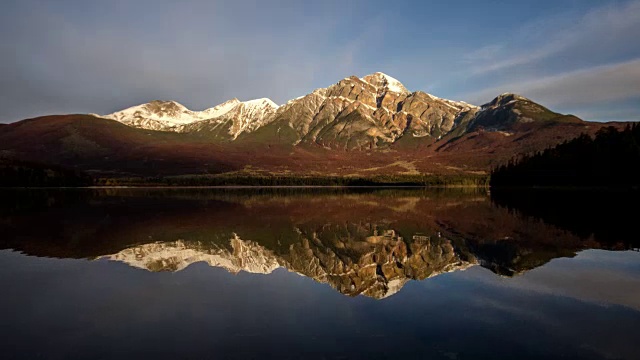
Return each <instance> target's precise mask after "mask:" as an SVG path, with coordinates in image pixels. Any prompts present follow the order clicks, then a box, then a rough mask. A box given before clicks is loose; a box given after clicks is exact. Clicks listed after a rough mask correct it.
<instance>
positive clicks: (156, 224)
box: [0, 189, 624, 298]
mask: <svg viewBox="0 0 640 360" xmlns="http://www.w3.org/2000/svg"><path fill="white" fill-rule="evenodd" d="M0 196H2V199H3V200H4V201H3V202H2V204H3V207H2V210H0V211H2V214H3V216H2V222H1V223H0V230H2V232H3V234H4V235H5V236H3V239H2V240H1V243H0V245H1V246H2V247H3V248H11V249H15V250H19V251H22V252H25V253H27V254H30V255H36V256H48V257H73V258H96V257H102V256H108V257H110V258H112V259H115V260H121V261H125V262H127V263H129V264H130V265H132V266H137V267H142V268H145V269H148V270H151V271H161V270H168V271H176V270H180V269H182V268H184V267H186V266H188V265H189V264H191V263H194V262H200V261H204V262H207V263H209V264H210V265H212V266H219V267H223V268H226V269H227V270H229V271H232V272H237V271H249V272H260V273H269V272H271V271H273V270H274V269H276V268H278V267H284V268H287V269H288V270H290V271H294V272H297V273H300V274H303V275H305V276H309V277H311V278H314V279H316V280H317V281H320V282H324V283H328V284H330V285H331V286H332V287H334V288H335V289H337V290H338V291H340V292H342V293H344V294H347V295H358V294H364V295H367V296H372V297H376V298H382V297H385V296H389V295H391V294H393V293H394V292H396V291H398V290H399V289H400V288H401V287H402V286H403V285H404V284H405V283H406V282H407V281H408V280H411V279H416V280H421V279H425V278H428V277H431V276H435V275H438V274H441V273H443V272H448V271H455V270H461V269H466V268H467V267H469V266H473V265H476V264H478V265H480V266H483V267H486V268H488V269H491V270H492V271H494V272H496V273H498V274H502V275H512V274H515V273H519V272H522V271H526V270H529V269H532V268H535V267H537V266H541V265H543V264H545V263H546V262H548V261H549V260H551V259H553V258H556V257H561V256H573V255H574V254H575V253H576V252H577V251H579V250H582V249H586V248H620V247H622V248H624V244H622V245H621V244H620V243H618V242H615V241H614V242H612V241H608V239H605V240H606V241H605V240H600V239H598V238H596V237H594V236H588V237H584V236H581V235H582V233H579V232H576V234H579V235H575V234H574V233H572V232H569V231H567V230H563V229H562V228H560V227H558V226H554V225H549V224H547V223H546V222H545V221H541V220H540V218H538V217H532V216H528V215H522V214H521V213H520V212H517V211H513V207H507V206H496V205H495V203H494V202H492V201H491V200H490V198H489V197H488V196H487V195H486V194H484V193H481V192H477V191H467V192H465V191H452V190H450V191H431V190H429V191H428V190H380V191H373V190H360V191H358V192H350V191H346V190H326V189H325V190H313V191H309V190H307V191H300V190H298V191H292V190H284V189H282V190H274V191H252V190H178V189H173V190H144V189H132V190H109V191H87V190H74V191H53V192H51V191H22V192H15V191H14V192H3V193H2V194H1V195H0ZM12 204H13V205H12ZM523 213H524V212H523ZM34 224H37V226H34Z"/></svg>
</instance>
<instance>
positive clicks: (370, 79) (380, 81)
mask: <svg viewBox="0 0 640 360" xmlns="http://www.w3.org/2000/svg"><path fill="white" fill-rule="evenodd" d="M360 80H362V81H364V82H367V83H369V84H371V85H373V86H374V87H375V88H376V89H380V88H383V89H384V90H386V91H391V92H394V93H398V94H409V90H407V88H406V87H404V85H402V83H401V82H400V81H398V80H397V79H396V78H394V77H391V76H389V75H387V74H385V73H381V72H376V73H373V74H369V75H367V76H364V77H362V78H361V79H360Z"/></svg>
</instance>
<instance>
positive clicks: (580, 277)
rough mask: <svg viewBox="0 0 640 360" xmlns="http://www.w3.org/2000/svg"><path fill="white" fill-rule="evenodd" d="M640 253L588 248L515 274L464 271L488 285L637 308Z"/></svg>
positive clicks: (638, 303)
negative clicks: (497, 275)
mask: <svg viewBox="0 0 640 360" xmlns="http://www.w3.org/2000/svg"><path fill="white" fill-rule="evenodd" d="M630 262H631V263H634V264H637V263H638V262H640V253H634V252H608V251H603V250H588V251H584V252H581V253H579V254H578V255H577V256H576V257H575V258H571V259H567V258H560V259H554V260H552V261H551V262H550V263H548V264H547V265H545V266H542V267H539V268H536V269H533V270H530V271H528V272H526V273H524V274H522V275H520V276H517V277H515V278H496V277H494V276H485V274H483V273H482V272H478V271H475V272H466V273H464V276H468V277H469V278H471V280H473V281H478V282H485V283H490V284H492V285H497V286H503V287H508V288H514V289H519V290H527V291H533V292H537V293H543V294H551V295H556V296H565V297H570V298H574V299H576V300H579V301H588V302H593V303H597V304H603V305H622V306H626V307H629V308H632V309H635V310H640V291H637V290H635V289H640V276H639V275H640V267H638V266H637V265H636V266H635V267H634V266H625V264H628V263H630Z"/></svg>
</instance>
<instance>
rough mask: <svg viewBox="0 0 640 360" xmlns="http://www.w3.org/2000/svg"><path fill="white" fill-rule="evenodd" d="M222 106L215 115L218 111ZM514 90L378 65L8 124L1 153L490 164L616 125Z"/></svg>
mask: <svg viewBox="0 0 640 360" xmlns="http://www.w3.org/2000/svg"><path fill="white" fill-rule="evenodd" d="M212 116H213V117H212ZM625 125H626V123H594V122H586V121H583V120H581V119H579V118H577V117H575V116H573V115H563V114H560V113H556V112H554V111H552V110H549V109H548V108H546V107H544V106H542V105H540V104H537V103H535V102H534V101H532V100H530V99H527V98H525V97H523V96H520V95H516V94H511V93H505V94H501V95H499V96H497V97H496V98H494V99H493V100H492V101H490V102H488V103H486V104H483V105H481V106H476V105H472V104H468V103H465V102H460V101H452V100H447V99H442V98H439V97H436V96H434V95H431V94H428V93H425V92H423V91H413V92H410V91H409V90H407V89H406V87H404V85H402V83H400V82H399V81H398V80H396V79H394V78H392V77H390V76H388V75H386V74H383V73H374V74H370V75H367V76H364V77H362V78H358V77H356V76H350V77H347V78H344V79H341V80H340V81H338V82H337V83H335V84H333V85H331V86H329V87H326V88H319V89H315V90H314V91H312V92H311V93H309V94H306V95H304V96H301V97H298V98H295V99H292V100H289V101H288V102H286V103H285V104H282V105H279V106H278V105H277V104H275V103H273V102H272V101H271V100H269V99H267V98H263V99H256V100H250V101H244V102H242V101H240V100H238V99H235V98H234V99H231V100H229V101H226V102H224V103H222V104H219V105H217V106H214V107H212V108H209V109H205V110H203V111H200V112H197V111H196V112H194V111H191V110H189V109H187V108H186V107H184V106H183V105H181V104H180V103H177V102H175V101H153V102H150V103H147V104H142V105H138V106H134V107H131V108H128V109H125V110H123V111H120V112H116V113H113V114H109V115H105V116H97V115H82V114H77V115H54V116H44V117H40V118H34V119H27V120H23V121H19V122H16V123H11V124H7V125H5V126H2V127H0V156H4V157H8V158H16V159H20V160H25V161H34V162H39V163H46V164H52V165H61V166H65V167H70V168H73V169H78V170H84V171H88V172H90V173H91V174H95V175H97V176H107V177H140V176H156V177H163V176H176V175H211V174H229V175H230V176H249V177H251V176H271V175H282V176H289V177H291V176H332V177H360V178H367V177H371V176H374V175H375V176H377V175H383V176H389V175H392V176H395V175H401V176H404V175H410V176H431V175H473V176H475V175H479V174H488V172H489V171H490V170H491V169H492V168H495V167H496V166H499V165H501V164H504V163H505V162H506V161H508V160H510V159H512V158H513V157H514V156H517V155H518V154H527V153H532V152H537V151H541V150H544V149H546V148H549V147H552V146H555V145H557V144H559V143H562V142H563V141H567V140H571V139H573V138H575V137H578V136H579V135H581V134H587V135H591V136H594V135H595V134H596V133H597V132H598V130H599V129H601V128H603V127H605V126H614V127H617V128H622V127H624V126H625Z"/></svg>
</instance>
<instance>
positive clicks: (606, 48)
mask: <svg viewBox="0 0 640 360" xmlns="http://www.w3.org/2000/svg"><path fill="white" fill-rule="evenodd" d="M638 34H640V1H637V0H634V1H630V2H627V3H624V4H623V5H619V4H610V5H606V6H603V7H599V8H596V9H593V10H591V11H590V12H588V13H586V14H585V15H583V16H581V17H579V18H578V19H577V20H573V19H571V18H567V17H566V16H565V14H561V15H559V16H552V17H548V18H545V19H542V20H537V21H535V22H531V23H528V24H525V25H524V26H523V27H522V28H520V29H519V30H517V31H515V32H514V33H513V36H512V37H511V38H510V39H508V40H507V41H506V42H505V43H498V44H491V43H490V44H487V45H484V46H481V47H480V48H478V49H476V50H473V51H471V52H469V53H468V54H466V55H465V56H464V60H465V62H467V63H468V64H470V65H471V67H470V73H471V74H473V75H483V74H489V73H494V72H499V71H504V70H506V69H511V68H515V67H526V66H535V64H536V63H539V62H541V61H543V60H549V59H550V58H552V57H561V58H560V59H558V60H556V61H562V60H563V59H562V58H566V59H570V58H573V57H579V56H591V57H592V58H595V59H597V58H600V59H602V60H606V57H607V55H611V56H617V55H619V54H620V53H621V52H622V53H624V52H625V51H626V52H629V51H632V52H635V53H636V55H638V53H639V52H640V49H638V47H637V46H633V45H632V44H633V43H635V42H637V36H638ZM612 50H615V51H612ZM552 61H553V60H552Z"/></svg>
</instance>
